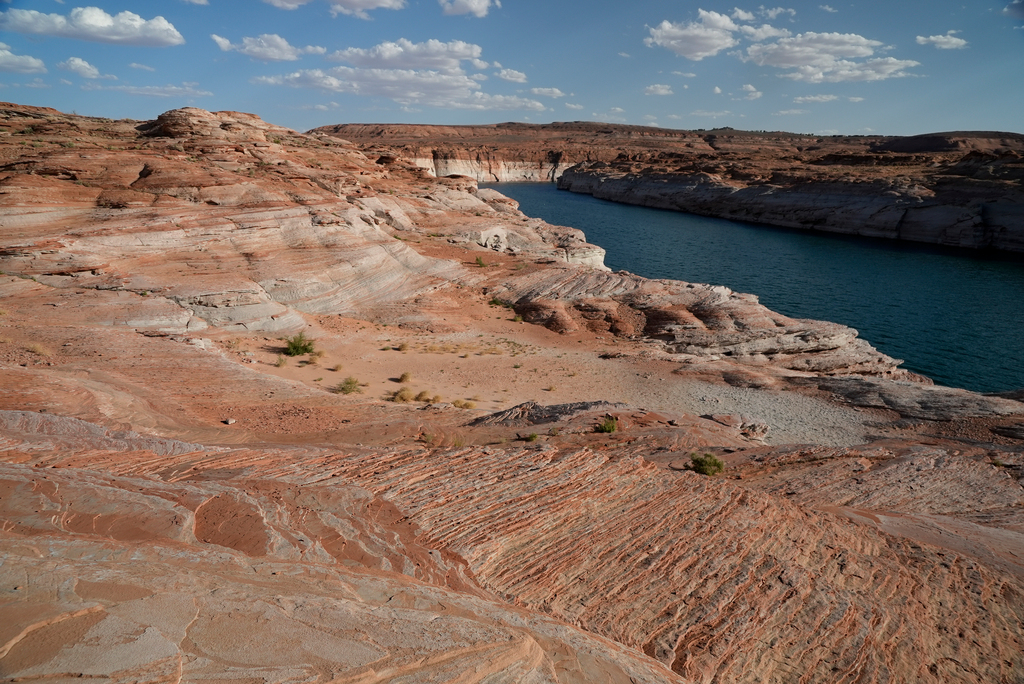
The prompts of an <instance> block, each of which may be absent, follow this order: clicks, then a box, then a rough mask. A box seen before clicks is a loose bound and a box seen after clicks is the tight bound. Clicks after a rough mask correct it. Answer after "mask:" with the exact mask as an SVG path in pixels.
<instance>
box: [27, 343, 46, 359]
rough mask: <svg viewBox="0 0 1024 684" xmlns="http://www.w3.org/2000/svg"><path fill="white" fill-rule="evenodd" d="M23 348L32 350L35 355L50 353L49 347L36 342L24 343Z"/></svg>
mask: <svg viewBox="0 0 1024 684" xmlns="http://www.w3.org/2000/svg"><path fill="white" fill-rule="evenodd" d="M25 349H27V350H28V351H30V352H32V353H33V354H35V355H36V356H50V354H51V353H52V352H50V350H49V349H47V348H46V347H45V346H43V345H41V344H39V343H38V342H32V343H31V344H28V345H26V346H25Z"/></svg>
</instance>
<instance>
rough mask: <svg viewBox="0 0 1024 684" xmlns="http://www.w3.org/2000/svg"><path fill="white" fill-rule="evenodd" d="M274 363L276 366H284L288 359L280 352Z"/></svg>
mask: <svg viewBox="0 0 1024 684" xmlns="http://www.w3.org/2000/svg"><path fill="white" fill-rule="evenodd" d="M274 365H275V366H277V367H278V368H284V367H285V366H287V365H288V359H286V358H284V356H282V355H281V354H278V355H277V361H275V362H274Z"/></svg>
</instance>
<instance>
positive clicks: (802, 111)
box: [772, 109, 808, 116]
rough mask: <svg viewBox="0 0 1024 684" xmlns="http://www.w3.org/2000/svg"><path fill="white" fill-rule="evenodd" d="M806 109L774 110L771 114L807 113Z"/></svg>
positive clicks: (790, 114)
mask: <svg viewBox="0 0 1024 684" xmlns="http://www.w3.org/2000/svg"><path fill="white" fill-rule="evenodd" d="M807 113H808V111H807V110H806V109H783V110H782V111H781V112H774V113H773V114H772V116H793V115H796V114H807Z"/></svg>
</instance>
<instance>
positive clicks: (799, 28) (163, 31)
mask: <svg viewBox="0 0 1024 684" xmlns="http://www.w3.org/2000/svg"><path fill="white" fill-rule="evenodd" d="M0 99H2V100H8V101H12V102H18V103H22V104H34V105H44V106H50V107H55V108H57V109H60V110H63V111H68V112H70V111H75V112H77V113H79V114H88V115H93V116H107V117H113V118H135V119H151V118H154V117H156V116H157V115H158V114H160V113H161V112H163V111H166V110H168V109H174V108H177V107H184V106H195V107H202V108H204V109H210V110H224V109H230V110H237V111H245V112H252V113H255V114H258V115H259V116H261V117H263V118H264V119H266V120H268V121H271V122H273V123H277V124H281V125H284V126H289V127H291V128H295V129H298V130H307V129H309V128H313V127H315V126H320V125H325V124H332V123H343V122H363V123H371V122H408V123H440V124H443V123H448V124H469V123H494V122H501V121H530V122H536V123H543V122H549V121H576V120H596V121H609V122H621V123H630V124H648V125H658V126H664V127H670V128H685V129H694V128H714V127H719V126H732V127H734V128H743V129H751V130H762V129H763V130H786V131H795V132H806V133H842V134H858V133H879V134H888V135H912V134H915V133H926V132H934V131H944V130H1005V131H1014V132H1024V0H993V1H992V2H985V1H984V0H982V1H980V2H978V1H968V2H950V1H948V0H926V1H924V0H906V1H904V0H895V1H894V0H887V1H881V0H863V1H860V2H854V3H850V2H839V1H835V0H830V2H828V3H823V2H819V1H804V0H801V1H799V2H782V3H781V4H769V5H761V4H757V5H754V4H749V3H743V2H737V0H730V1H729V2H719V1H718V0H698V1H695V2H681V1H679V0H676V1H668V0H636V1H634V2H613V1H611V0H596V1H587V2H583V1H582V0H544V1H541V0H501V2H498V1H497V0H159V1H157V2H153V1H152V0H150V1H148V2H139V1H137V0H86V1H85V2H78V1H76V0H0Z"/></svg>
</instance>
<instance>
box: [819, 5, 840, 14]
mask: <svg viewBox="0 0 1024 684" xmlns="http://www.w3.org/2000/svg"><path fill="white" fill-rule="evenodd" d="M818 9H821V10H824V11H826V12H829V13H830V14H835V13H836V12H838V11H839V10H837V9H836V8H834V7H829V6H828V5H818Z"/></svg>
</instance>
